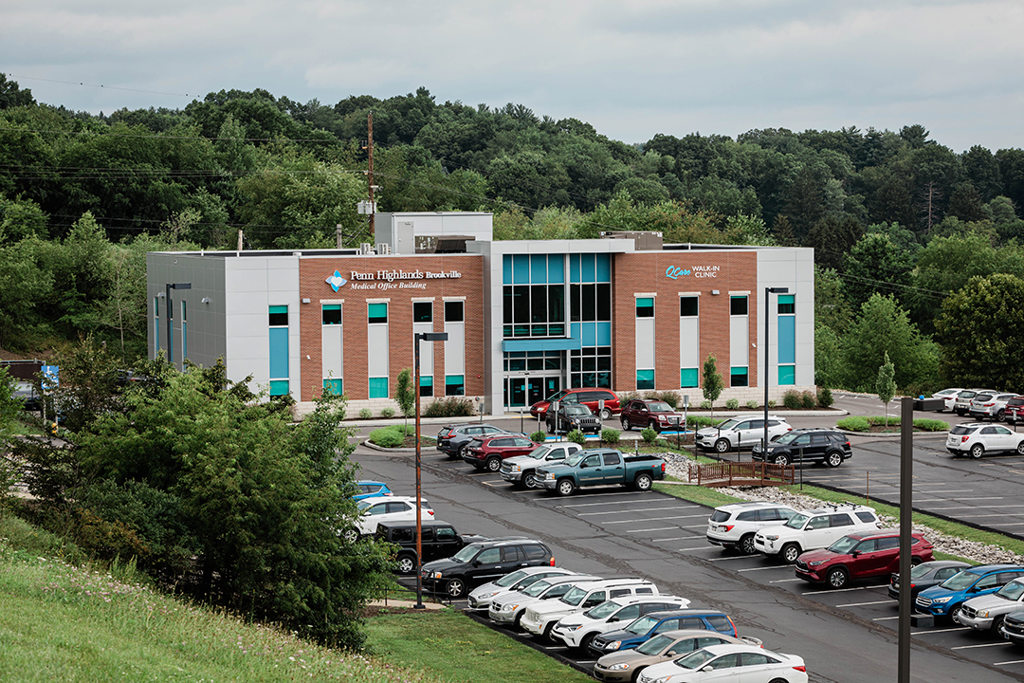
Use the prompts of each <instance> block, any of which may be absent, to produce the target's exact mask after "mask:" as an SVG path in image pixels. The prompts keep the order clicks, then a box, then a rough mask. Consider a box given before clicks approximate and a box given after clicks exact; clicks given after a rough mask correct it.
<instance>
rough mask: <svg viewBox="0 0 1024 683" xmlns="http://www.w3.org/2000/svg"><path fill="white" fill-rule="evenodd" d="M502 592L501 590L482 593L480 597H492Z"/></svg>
mask: <svg viewBox="0 0 1024 683" xmlns="http://www.w3.org/2000/svg"><path fill="white" fill-rule="evenodd" d="M500 592H501V591H491V592H490V593H481V594H480V597H481V598H491V597H494V596H495V595H497V594H498V593H500Z"/></svg>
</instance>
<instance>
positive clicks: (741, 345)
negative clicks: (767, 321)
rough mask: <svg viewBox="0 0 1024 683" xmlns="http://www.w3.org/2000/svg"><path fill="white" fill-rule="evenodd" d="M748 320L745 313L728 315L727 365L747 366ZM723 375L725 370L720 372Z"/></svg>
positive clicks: (748, 344)
mask: <svg viewBox="0 0 1024 683" xmlns="http://www.w3.org/2000/svg"><path fill="white" fill-rule="evenodd" d="M748 325H749V320H748V316H746V315H734V316H730V317H729V366H730V367H743V368H745V367H747V362H748V360H747V359H748V355H747V347H749V346H750V328H749V326H748ZM722 374H723V375H724V374H725V372H722Z"/></svg>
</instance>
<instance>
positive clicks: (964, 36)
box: [0, 0, 1024, 152]
mask: <svg viewBox="0 0 1024 683" xmlns="http://www.w3.org/2000/svg"><path fill="white" fill-rule="evenodd" d="M0 17H2V18H0V72H4V73H7V74H8V78H12V79H13V80H16V81H18V82H19V84H20V85H21V86H22V87H27V88H30V89H31V90H32V93H33V95H34V96H35V98H36V99H37V100H38V101H41V102H46V103H49V104H55V105H61V104H62V105H64V106H66V107H69V108H71V109H76V110H86V111H90V112H94V113H97V112H100V111H103V112H107V113H109V112H112V111H114V110H116V109H119V108H122V107H128V108H132V109H134V108H145V107H170V108H182V107H184V106H185V105H186V104H188V102H190V101H191V100H192V99H194V98H197V97H198V98H202V97H203V96H205V95H206V94H207V93H208V92H212V91H218V90H222V89H232V88H237V89H240V90H252V89H254V88H264V89H266V90H269V91H270V92H271V93H273V94H274V95H276V96H282V95H283V96H287V97H289V98H291V99H292V100H297V101H300V102H306V101H308V100H311V99H314V98H315V99H317V100H319V101H320V102H321V103H323V104H329V105H331V104H334V103H336V102H337V101H338V100H340V99H343V98H345V97H347V96H348V95H361V94H370V95H374V96H377V97H380V98H387V97H391V96H393V95H401V94H405V93H408V92H413V91H415V90H416V88H418V87H420V86H424V87H426V88H427V89H428V90H430V92H431V93H432V94H433V95H434V97H435V98H436V100H437V101H438V102H444V101H445V100H452V101H454V100H459V101H461V102H463V103H464V104H469V105H477V104H481V103H484V104H488V105H491V106H502V105H504V104H505V103H507V102H514V103H517V104H523V105H525V106H527V107H529V108H530V109H532V110H533V111H534V112H535V113H537V114H538V115H548V116H551V117H553V118H556V119H558V118H564V117H574V118H578V119H581V120H583V121H587V122H589V123H591V124H593V125H594V126H595V127H596V128H597V130H598V131H599V132H601V133H603V134H605V135H607V136H609V137H611V138H615V139H618V140H624V141H626V142H642V141H645V140H648V139H650V138H651V136H653V135H654V134H656V133H667V134H671V135H677V136H682V135H686V134H688V133H692V132H700V133H704V134H709V133H719V134H725V135H729V136H733V137H735V136H736V135H738V134H740V133H743V132H745V131H747V130H750V129H752V128H770V127H783V128H789V129H791V130H796V131H800V130H805V129H808V128H815V129H829V130H835V129H838V128H841V127H844V126H857V127H858V128H860V129H866V128H868V127H871V126H873V127H875V128H879V129H883V128H888V129H890V130H899V129H900V128H901V127H902V126H904V125H908V124H914V123H920V124H922V125H923V126H925V128H927V129H928V130H929V131H931V138H932V139H934V140H936V141H938V142H939V143H941V144H944V145H947V146H949V147H951V148H953V149H954V150H955V151H957V152H960V151H963V150H965V149H967V148H969V147H970V146H972V145H975V144H980V145H983V146H985V147H988V148H989V149H992V150H993V151H994V150H996V149H1000V148H1006V147H1022V146H1024V140H1022V131H1024V78H1022V77H1021V68H1022V66H1024V2H1022V1H1021V0H989V1H987V2H986V1H980V0H979V1H970V0H917V1H915V0H855V1H842V0H840V1H832V0H721V1H714V0H672V1H668V0H628V2H607V1H603V0H554V1H552V0H547V1H543V2H536V1H534V0H505V1H504V2H487V1H486V0H475V1H471V0H450V1H447V2H445V1H442V0H418V1H413V0H408V1H399V0H395V1H391V0H377V1H376V2H369V1H367V0H358V1H357V0H288V1H285V0H244V1H239V0H212V1H211V0H204V1H202V2H200V1H199V0H177V1H176V2H166V1H164V2H154V1H153V0H89V1H85V0H3V10H2V13H0ZM100 86H103V87H100Z"/></svg>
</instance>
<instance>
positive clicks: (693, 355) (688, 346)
mask: <svg viewBox="0 0 1024 683" xmlns="http://www.w3.org/2000/svg"><path fill="white" fill-rule="evenodd" d="M679 367H680V368H699V367H700V317H698V316H686V317H681V318H679Z"/></svg>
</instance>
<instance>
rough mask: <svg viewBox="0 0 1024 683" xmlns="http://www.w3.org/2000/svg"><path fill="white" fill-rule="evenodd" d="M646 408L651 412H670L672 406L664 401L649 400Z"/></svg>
mask: <svg viewBox="0 0 1024 683" xmlns="http://www.w3.org/2000/svg"><path fill="white" fill-rule="evenodd" d="M647 408H648V410H650V411H651V412H652V413H671V412H672V408H671V406H669V404H667V403H665V402H664V401H651V402H649V403H648V404H647Z"/></svg>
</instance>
